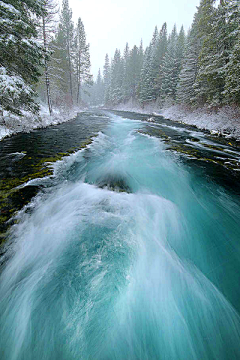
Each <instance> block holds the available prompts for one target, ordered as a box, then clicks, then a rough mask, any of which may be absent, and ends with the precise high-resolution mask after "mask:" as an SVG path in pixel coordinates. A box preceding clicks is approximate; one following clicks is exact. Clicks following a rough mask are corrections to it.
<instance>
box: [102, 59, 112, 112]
mask: <svg viewBox="0 0 240 360" xmlns="http://www.w3.org/2000/svg"><path fill="white" fill-rule="evenodd" d="M103 83H104V104H105V105H106V106H108V105H109V104H110V91H111V90H110V88H111V68H110V62H109V57H108V54H106V56H105V63H104V67H103Z"/></svg>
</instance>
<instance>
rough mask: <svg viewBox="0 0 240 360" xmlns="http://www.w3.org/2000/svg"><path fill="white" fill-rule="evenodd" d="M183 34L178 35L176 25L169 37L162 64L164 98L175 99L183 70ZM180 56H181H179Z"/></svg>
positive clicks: (162, 93) (162, 95) (162, 91)
mask: <svg viewBox="0 0 240 360" xmlns="http://www.w3.org/2000/svg"><path fill="white" fill-rule="evenodd" d="M182 37H183V34H182V35H181V37H180V36H178V34H177V29H176V26H174V28H173V30H172V33H171V35H170V37H169V41H168V46H167V51H166V54H165V57H164V59H163V64H162V66H161V69H160V71H161V73H162V87H161V97H162V99H166V98H170V99H173V100H174V99H175V97H176V91H177V84H178V80H179V74H180V70H181V62H182V57H181V56H180V54H181V52H182V54H183V51H184V49H181V46H182V43H183V40H182ZM179 56H180V58H178V57H179Z"/></svg>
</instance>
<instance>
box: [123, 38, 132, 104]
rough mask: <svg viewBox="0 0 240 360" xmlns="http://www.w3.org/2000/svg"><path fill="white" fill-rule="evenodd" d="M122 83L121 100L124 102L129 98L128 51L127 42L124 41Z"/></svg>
mask: <svg viewBox="0 0 240 360" xmlns="http://www.w3.org/2000/svg"><path fill="white" fill-rule="evenodd" d="M123 71H124V73H123V85H122V94H123V102H126V101H128V100H129V99H130V91H131V90H130V51H129V46H128V43H126V46H125V49H124V53H123Z"/></svg>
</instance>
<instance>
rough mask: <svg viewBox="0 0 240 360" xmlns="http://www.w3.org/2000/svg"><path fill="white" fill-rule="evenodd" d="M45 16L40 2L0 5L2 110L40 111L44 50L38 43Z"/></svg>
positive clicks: (3, 2)
mask: <svg viewBox="0 0 240 360" xmlns="http://www.w3.org/2000/svg"><path fill="white" fill-rule="evenodd" d="M43 13H44V9H43V3H42V1H40V0H37V1H29V0H22V1H10V0H5V1H1V2H0V104H1V105H0V110H1V111H3V110H7V111H9V112H11V113H14V114H17V115H22V112H21V109H24V110H29V111H32V112H37V111H38V109H39V106H38V105H37V104H36V102H35V95H36V93H35V91H34V90H33V87H32V85H33V84H34V83H37V81H38V78H39V76H40V71H39V69H40V67H41V66H42V65H43V58H44V50H43V48H42V46H41V45H40V44H39V43H38V42H37V41H36V38H37V35H38V34H37V18H39V17H41V16H42V15H43Z"/></svg>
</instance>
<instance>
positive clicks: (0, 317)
mask: <svg viewBox="0 0 240 360" xmlns="http://www.w3.org/2000/svg"><path fill="white" fill-rule="evenodd" d="M142 126H144V125H143V124H142V123H141V122H139V121H130V120H127V119H122V118H120V117H117V116H114V117H113V120H112V123H111V124H110V126H109V127H108V129H107V131H106V133H105V134H102V133H100V134H99V136H98V137H97V138H96V139H95V140H94V142H93V143H92V145H91V146H89V147H88V148H87V149H85V150H84V151H82V152H80V153H77V154H75V155H74V156H71V157H69V158H66V159H64V161H63V162H62V163H61V164H60V163H59V164H58V165H57V169H56V172H55V177H56V178H57V179H58V181H57V182H55V183H54V186H53V188H52V190H51V191H49V192H47V193H46V194H45V195H43V196H42V197H39V198H38V199H37V201H36V202H35V204H34V209H33V211H32V212H31V214H30V213H23V214H22V215H21V217H22V219H21V222H20V223H19V224H18V225H16V226H15V229H14V230H13V239H14V245H13V247H12V248H11V250H9V252H10V254H11V258H10V260H9V261H8V262H7V263H6V265H5V268H4V270H3V272H2V275H1V285H0V309H1V312H0V325H1V326H0V358H1V359H2V360H5V359H6V360H32V359H34V360H35V359H36V360H38V359H39V360H40V359H41V360H43V359H44V360H47V359H49V360H50V359H51V360H55V359H56V360H72V359H83V360H85V359H94V360H95V359H101V360H112V359H124V360H125V359H129V360H134V359H143V360H145V359H164V360H165V359H173V360H175V359H176V360H179V359H180V360H181V359H182V360H188V359H196V360H199V359H201V360H202V359H220V360H221V359H222V360H226V359H239V358H240V346H239V344H240V341H239V340H240V333H239V329H240V327H239V326H240V319H239V315H238V312H237V310H236V309H235V307H236V304H237V301H236V299H237V298H238V296H239V293H238V292H237V290H236V288H237V285H238V278H236V276H237V275H236V273H237V270H239V259H240V246H239V244H238V239H239V227H238V220H239V215H240V210H239V204H237V203H236V202H235V201H234V199H233V198H231V196H230V195H229V194H226V193H225V192H224V190H223V189H220V188H218V187H217V186H216V185H215V184H214V183H210V182H206V181H205V180H204V179H203V178H201V179H199V178H197V177H196V176H195V175H194V174H193V173H190V172H189V171H188V170H187V169H185V168H183V166H182V165H181V164H178V163H176V162H174V161H173V158H172V157H171V155H169V154H166V153H165V150H164V149H165V146H164V144H162V143H161V142H160V141H159V140H156V139H154V138H147V137H145V136H142V135H141V134H138V133H137V131H135V130H138V129H140V128H141V127H142ZM113 190H114V191H113ZM223 275H225V276H226V278H225V279H223Z"/></svg>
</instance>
